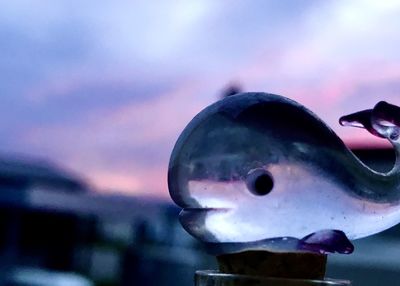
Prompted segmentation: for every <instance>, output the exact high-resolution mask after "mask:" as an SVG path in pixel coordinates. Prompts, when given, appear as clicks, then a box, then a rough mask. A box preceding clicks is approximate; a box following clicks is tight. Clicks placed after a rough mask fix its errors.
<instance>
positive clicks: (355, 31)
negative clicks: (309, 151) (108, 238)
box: [0, 0, 400, 198]
mask: <svg viewBox="0 0 400 286" xmlns="http://www.w3.org/2000/svg"><path fill="white" fill-rule="evenodd" d="M398 27H400V2H399V1H368V0H363V1H361V0H354V1H344V0H343V1H340V0H339V1H313V0H309V1H303V0H299V1H289V0H284V1H262V0H260V1H245V0H243V1H240V0H237V1H228V0H226V1H213V0H204V1H194V0H193V1H162V0H161V1H101V2H99V1H76V0H61V1H53V0H47V1H46V0H44V1H28V0H26V1H3V2H2V3H1V4H0V72H1V73H0V74H1V76H0V98H1V104H0V138H1V139H0V140H1V141H0V142H1V144H0V153H1V154H18V155H24V156H32V157H37V158H43V159H46V160H49V161H52V162H55V163H56V164H58V165H60V166H64V167H66V168H68V169H69V170H73V171H74V172H76V173H78V174H81V176H83V177H84V178H86V179H87V180H88V181H89V182H90V183H91V184H92V185H93V186H94V188H96V189H97V190H98V191H101V192H122V193H125V194H132V195H155V196H159V197H162V198H166V197H168V190H167V183H166V176H167V165H168V160H169V156H170V153H171V151H172V148H173V146H174V143H175V141H176V139H177V138H178V136H179V134H180V132H181V131H182V130H183V128H184V127H185V126H186V124H187V123H188V122H189V121H190V119H191V118H192V117H193V116H194V115H196V114H197V113H198V112H199V111H201V110H202V109H203V108H204V107H206V106H207V105H209V104H211V103H213V102H215V101H216V100H218V99H219V97H220V95H221V92H222V90H223V89H224V88H225V87H226V86H227V85H229V84H230V83H232V82H233V83H239V84H240V85H241V86H242V88H243V90H245V91H264V92H269V93H275V94H280V95H284V96H286V97H289V98H292V99H294V100H296V101H298V102H299V103H301V104H303V105H305V106H306V107H308V108H309V109H310V110H312V111H314V113H316V114H317V115H318V116H319V117H321V118H322V119H323V120H324V121H325V122H326V123H327V124H328V125H329V126H331V127H332V128H333V129H334V130H335V132H337V133H338V135H339V136H340V137H341V138H342V139H343V140H344V141H345V142H346V143H347V144H348V145H349V146H352V147H357V146H358V147H360V146H364V147H365V146H367V147H368V146H374V147H376V146H387V144H386V143H385V142H384V140H381V139H376V138H373V136H371V135H370V134H369V133H367V132H365V131H363V130H358V129H354V128H349V127H347V128H344V127H341V126H339V124H338V118H339V117H340V116H341V115H344V114H348V113H352V112H355V111H359V110H362V109H369V108H372V107H373V106H374V105H375V104H376V103H377V102H378V101H380V100H386V101H388V102H390V103H393V104H397V105H400V52H399V50H400V29H398Z"/></svg>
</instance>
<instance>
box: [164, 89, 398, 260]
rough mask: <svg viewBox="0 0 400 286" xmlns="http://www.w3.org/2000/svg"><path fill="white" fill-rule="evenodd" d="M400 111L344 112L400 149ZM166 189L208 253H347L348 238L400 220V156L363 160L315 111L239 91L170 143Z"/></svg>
mask: <svg viewBox="0 0 400 286" xmlns="http://www.w3.org/2000/svg"><path fill="white" fill-rule="evenodd" d="M399 119H400V108H399V107H397V106H394V105H391V104H388V103H386V102H380V103H378V104H377V105H376V106H375V107H374V108H373V109H371V110H364V111H360V112H357V113H354V114H350V115H347V116H344V117H342V118H341V119H340V123H341V124H342V125H349V126H355V127H363V128H365V129H366V130H368V131H369V132H370V133H372V134H373V135H376V136H379V137H382V138H386V139H388V140H389V141H390V142H391V143H392V144H393V146H394V147H395V152H396V156H397V158H400V156H399V150H400V147H399V146H400V140H399V134H400V132H399V127H398V126H400V120H399ZM168 187H169V191H170V195H171V197H172V199H173V200H174V202H175V203H176V204H177V205H179V206H180V207H182V208H183V210H182V211H181V213H180V221H181V223H182V225H183V227H184V228H185V229H186V230H187V231H188V232H189V233H190V234H191V235H193V236H194V237H196V238H198V239H200V240H201V241H202V242H204V243H206V245H207V246H208V249H209V251H210V253H214V254H219V253H226V252H237V251H243V250H249V249H265V250H271V251H311V252H318V253H329V252H338V253H351V252H352V251H353V245H352V244H351V242H350V240H353V239H358V238H362V237H366V236H369V235H372V234H374V233H378V232H380V231H383V230H385V229H387V228H389V227H391V226H393V225H395V224H397V223H398V222H399V221H400V162H399V159H397V160H396V163H395V165H394V167H393V169H392V170H391V171H389V172H388V173H379V172H376V171H374V170H372V169H370V168H369V167H367V166H366V165H364V164H363V163H362V162H361V161H360V160H359V159H358V158H357V157H356V156H355V155H354V154H353V153H352V152H351V151H350V150H349V149H348V148H347V147H346V146H345V144H344V143H343V142H342V140H341V139H340V138H339V137H338V136H337V135H336V134H335V133H334V132H333V131H332V130H331V129H330V128H329V127H328V126H327V125H326V124H325V123H324V122H322V121H321V120H320V119H319V118H318V117H317V116H316V115H315V114H313V113H312V112H311V111H309V110H308V109H306V108H305V107H304V106H302V105H300V104H298V103H296V102H295V101H293V100H290V99H288V98H285V97H282V96H278V95H273V94H266V93H242V94H238V95H234V96H231V97H227V98H225V99H223V100H220V101H218V102H216V103H214V104H212V105H210V106H209V107H207V108H205V109H204V110H203V111H201V112H200V113H199V114H198V115H197V116H195V117H194V118H193V119H192V121H191V122H190V123H189V124H188V125H187V126H186V128H185V129H184V130H183V132H182V134H181V135H180V137H179V139H178V141H177V142H176V144H175V147H174V149H173V152H172V155H171V159H170V163H169V171H168Z"/></svg>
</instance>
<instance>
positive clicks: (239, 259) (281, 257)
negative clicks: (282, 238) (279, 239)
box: [217, 251, 327, 279]
mask: <svg viewBox="0 0 400 286" xmlns="http://www.w3.org/2000/svg"><path fill="white" fill-rule="evenodd" d="M217 261H218V265H219V271H220V272H223V273H229V274H243V275H253V276H264V277H279V278H297V279H323V278H324V277H325V270H326V262H327V256H326V255H323V254H315V253H308V252H297V253H296V252H284V253H277V252H268V251H244V252H240V253H233V254H223V255H220V256H217Z"/></svg>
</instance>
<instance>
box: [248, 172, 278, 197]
mask: <svg viewBox="0 0 400 286" xmlns="http://www.w3.org/2000/svg"><path fill="white" fill-rule="evenodd" d="M246 186H247V189H248V190H249V191H250V192H251V193H252V194H253V195H256V196H265V195H267V194H269V193H270V192H271V191H272V188H273V187H274V181H273V179H272V175H271V174H270V173H269V172H268V171H267V170H265V169H262V168H258V169H254V170H251V171H250V172H249V173H248V174H247V177H246Z"/></svg>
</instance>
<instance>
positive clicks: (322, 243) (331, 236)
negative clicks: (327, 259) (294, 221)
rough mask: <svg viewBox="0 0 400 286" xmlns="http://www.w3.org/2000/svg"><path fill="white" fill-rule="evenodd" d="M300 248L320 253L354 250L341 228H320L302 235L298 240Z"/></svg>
mask: <svg viewBox="0 0 400 286" xmlns="http://www.w3.org/2000/svg"><path fill="white" fill-rule="evenodd" d="M299 247H300V248H301V249H302V250H306V251H312V252H320V253H335V252H338V253H342V254H350V253H352V252H353V250H354V246H353V244H352V243H351V242H350V240H349V239H348V238H347V236H346V234H345V233H344V232H343V231H341V230H334V229H328V230H320V231H317V232H314V233H312V234H309V235H307V236H305V237H303V238H302V239H301V240H300V242H299Z"/></svg>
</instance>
